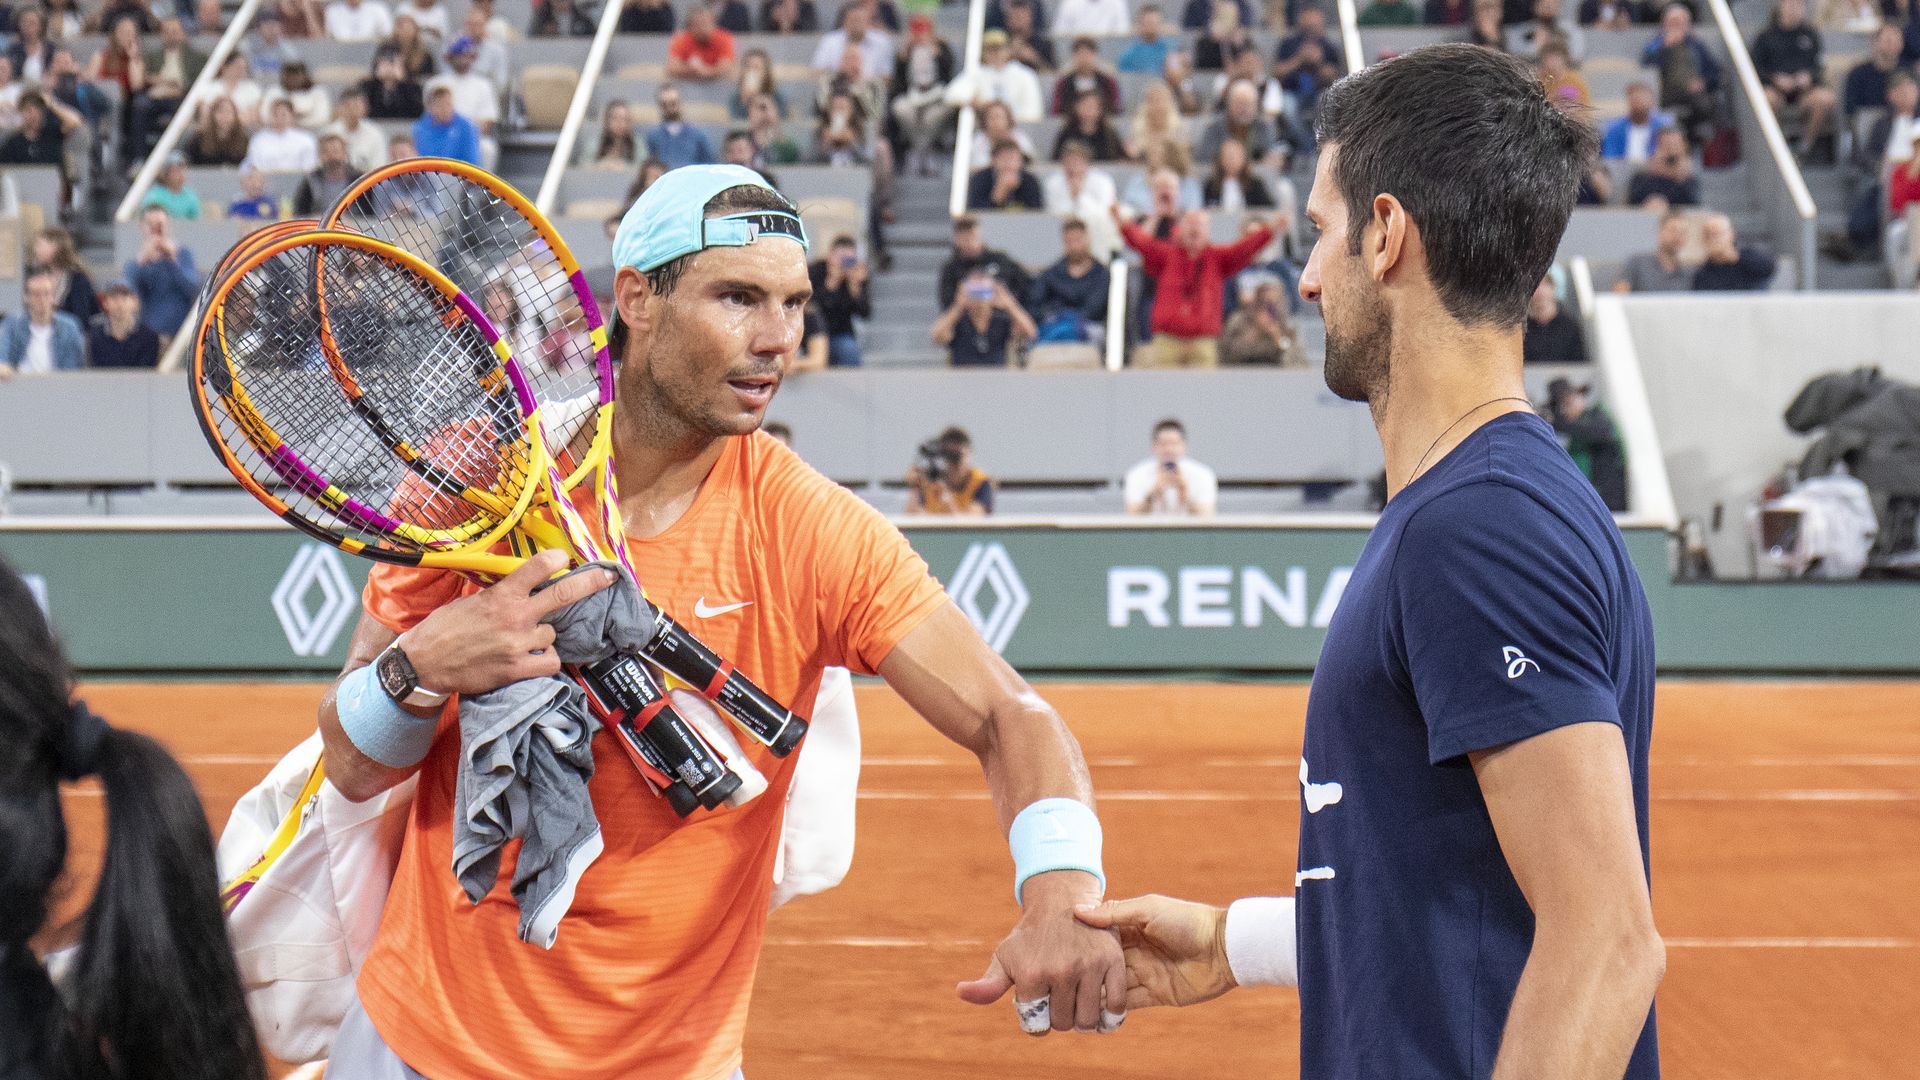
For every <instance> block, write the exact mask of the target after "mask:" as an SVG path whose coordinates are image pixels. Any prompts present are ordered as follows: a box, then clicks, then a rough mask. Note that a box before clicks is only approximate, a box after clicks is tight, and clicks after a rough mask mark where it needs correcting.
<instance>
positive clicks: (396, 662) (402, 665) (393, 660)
mask: <svg viewBox="0 0 1920 1080" xmlns="http://www.w3.org/2000/svg"><path fill="white" fill-rule="evenodd" d="M373 673H374V675H375V676H376V677H377V678H378V679H379V680H380V689H382V690H385V691H386V692H387V696H388V697H390V698H392V699H393V700H395V701H397V702H399V703H400V704H402V705H415V706H424V707H428V708H431V707H433V706H436V705H444V704H446V700H447V698H448V697H449V696H451V695H448V694H443V693H441V692H439V691H438V690H428V689H427V688H426V687H424V686H421V685H420V676H419V674H418V673H417V672H415V671H414V670H413V662H412V661H410V660H408V659H407V654H406V653H405V652H404V651H403V650H402V649H401V648H400V643H399V642H398V641H396V642H394V643H393V644H391V645H389V646H387V647H386V649H385V651H383V652H382V653H381V654H380V655H379V656H376V657H374V660H373Z"/></svg>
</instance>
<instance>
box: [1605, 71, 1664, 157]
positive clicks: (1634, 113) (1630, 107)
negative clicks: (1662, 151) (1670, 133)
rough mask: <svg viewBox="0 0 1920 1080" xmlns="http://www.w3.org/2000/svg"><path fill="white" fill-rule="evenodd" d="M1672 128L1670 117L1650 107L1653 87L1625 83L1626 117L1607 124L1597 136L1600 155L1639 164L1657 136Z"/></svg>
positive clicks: (1649, 153) (1647, 154) (1649, 154)
mask: <svg viewBox="0 0 1920 1080" xmlns="http://www.w3.org/2000/svg"><path fill="white" fill-rule="evenodd" d="M1672 126H1673V117H1671V116H1668V115H1667V114H1666V113H1663V112H1660V111H1659V110H1657V109H1655V108H1654V107H1653V88H1652V87H1651V86H1648V85H1647V84H1646V83H1643V82H1632V83H1628V84H1627V115H1625V116H1622V117H1619V118H1618V119H1615V120H1613V121H1611V122H1609V123H1608V124H1607V127H1606V130H1605V131H1604V132H1603V133H1602V134H1601V136H1600V156H1601V157H1603V158H1605V159H1607V160H1608V161H1630V162H1633V163H1634V164H1636V165H1637V164H1639V163H1640V162H1643V161H1645V160H1647V159H1648V158H1650V157H1652V156H1653V148H1654V144H1655V143H1656V142H1657V141H1658V139H1659V136H1660V133H1661V132H1662V131H1665V130H1667V129H1668V128H1670V127H1672Z"/></svg>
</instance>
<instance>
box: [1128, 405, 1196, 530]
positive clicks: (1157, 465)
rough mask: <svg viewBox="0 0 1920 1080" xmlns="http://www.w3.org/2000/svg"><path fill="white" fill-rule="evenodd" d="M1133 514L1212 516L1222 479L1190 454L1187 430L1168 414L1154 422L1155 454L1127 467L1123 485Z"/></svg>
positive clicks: (1130, 511)
mask: <svg viewBox="0 0 1920 1080" xmlns="http://www.w3.org/2000/svg"><path fill="white" fill-rule="evenodd" d="M1122 490H1123V493H1124V494H1125V496H1126V500H1127V513H1129V514H1171V515H1179V516H1185V517H1212V516H1213V512H1214V508H1215V504H1216V503H1217V502H1218V501H1219V498H1220V480H1219V478H1218V477H1217V476H1215V475H1214V472H1213V470H1212V469H1209V468H1207V467H1206V466H1205V465H1202V464H1200V463H1199V462H1197V461H1195V460H1193V459H1192V458H1190V457H1188V456H1187V429H1186V425H1184V424H1182V423H1181V422H1180V421H1178V420H1175V419H1173V418H1172V417H1168V418H1167V419H1165V420H1162V421H1160V422H1159V423H1157V424H1155V425H1153V453H1152V454H1150V455H1148V457H1147V459H1146V460H1145V461H1142V462H1140V463H1139V464H1138V465H1135V466H1134V467H1133V468H1131V469H1128V470H1127V476H1126V480H1125V482H1124V483H1123V484H1122Z"/></svg>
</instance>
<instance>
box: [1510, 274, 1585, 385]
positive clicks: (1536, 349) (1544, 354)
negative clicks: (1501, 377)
mask: <svg viewBox="0 0 1920 1080" xmlns="http://www.w3.org/2000/svg"><path fill="white" fill-rule="evenodd" d="M1521 354H1522V358H1523V360H1524V361H1525V362H1526V363H1529V364H1584V363H1586V362H1587V336H1586V333H1585V331H1583V330H1582V329H1581V327H1580V319H1579V317H1578V316H1576V315H1575V314H1574V313H1573V312H1572V311H1571V310H1570V309H1568V308H1567V307H1565V306H1564V305H1562V304H1561V303H1560V296H1559V294H1558V293H1557V292H1555V291H1554V287H1553V278H1552V277H1551V276H1548V277H1544V278H1541V279H1540V284H1538V285H1536V286H1534V288H1533V298H1532V299H1531V300H1529V301H1527V326H1526V333H1525V335H1524V336H1523V337H1522V339H1521Z"/></svg>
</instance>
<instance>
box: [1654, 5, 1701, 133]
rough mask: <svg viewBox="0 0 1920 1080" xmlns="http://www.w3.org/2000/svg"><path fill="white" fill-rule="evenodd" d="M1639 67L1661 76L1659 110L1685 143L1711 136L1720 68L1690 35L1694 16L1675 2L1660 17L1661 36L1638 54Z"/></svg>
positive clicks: (1697, 40) (1683, 6) (1657, 35)
mask: <svg viewBox="0 0 1920 1080" xmlns="http://www.w3.org/2000/svg"><path fill="white" fill-rule="evenodd" d="M1640 66H1642V67H1650V68H1654V69H1655V70H1657V71H1659V72H1660V107H1661V108H1662V109H1665V110H1667V112H1669V113H1671V114H1672V115H1673V118H1674V120H1675V121H1676V122H1678V123H1679V125H1680V127H1681V130H1683V131H1685V132H1686V133H1687V140H1688V141H1689V142H1691V143H1695V144H1699V143H1703V142H1705V141H1706V140H1707V139H1708V138H1709V137H1710V136H1711V135H1712V134H1713V126H1714V120H1715V116H1714V113H1715V108H1714V94H1715V93H1717V92H1718V91H1719V89H1720V64H1719V62H1718V61H1716V60H1715V59H1714V58H1713V54H1712V53H1711V52H1709V51H1708V49H1707V47H1706V45H1704V44H1703V43H1701V41H1700V39H1699V38H1697V37H1695V36H1694V34H1693V12H1692V11H1691V10H1690V9H1689V8H1688V7H1687V5H1686V4H1684V3H1680V2H1675V3H1670V4H1668V5H1667V6H1666V8H1665V10H1663V11H1662V12H1661V13H1660V32H1659V33H1658V34H1656V35H1654V38H1653V40H1652V41H1649V42H1647V47H1646V49H1644V50H1643V51H1642V52H1641V54H1640Z"/></svg>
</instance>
